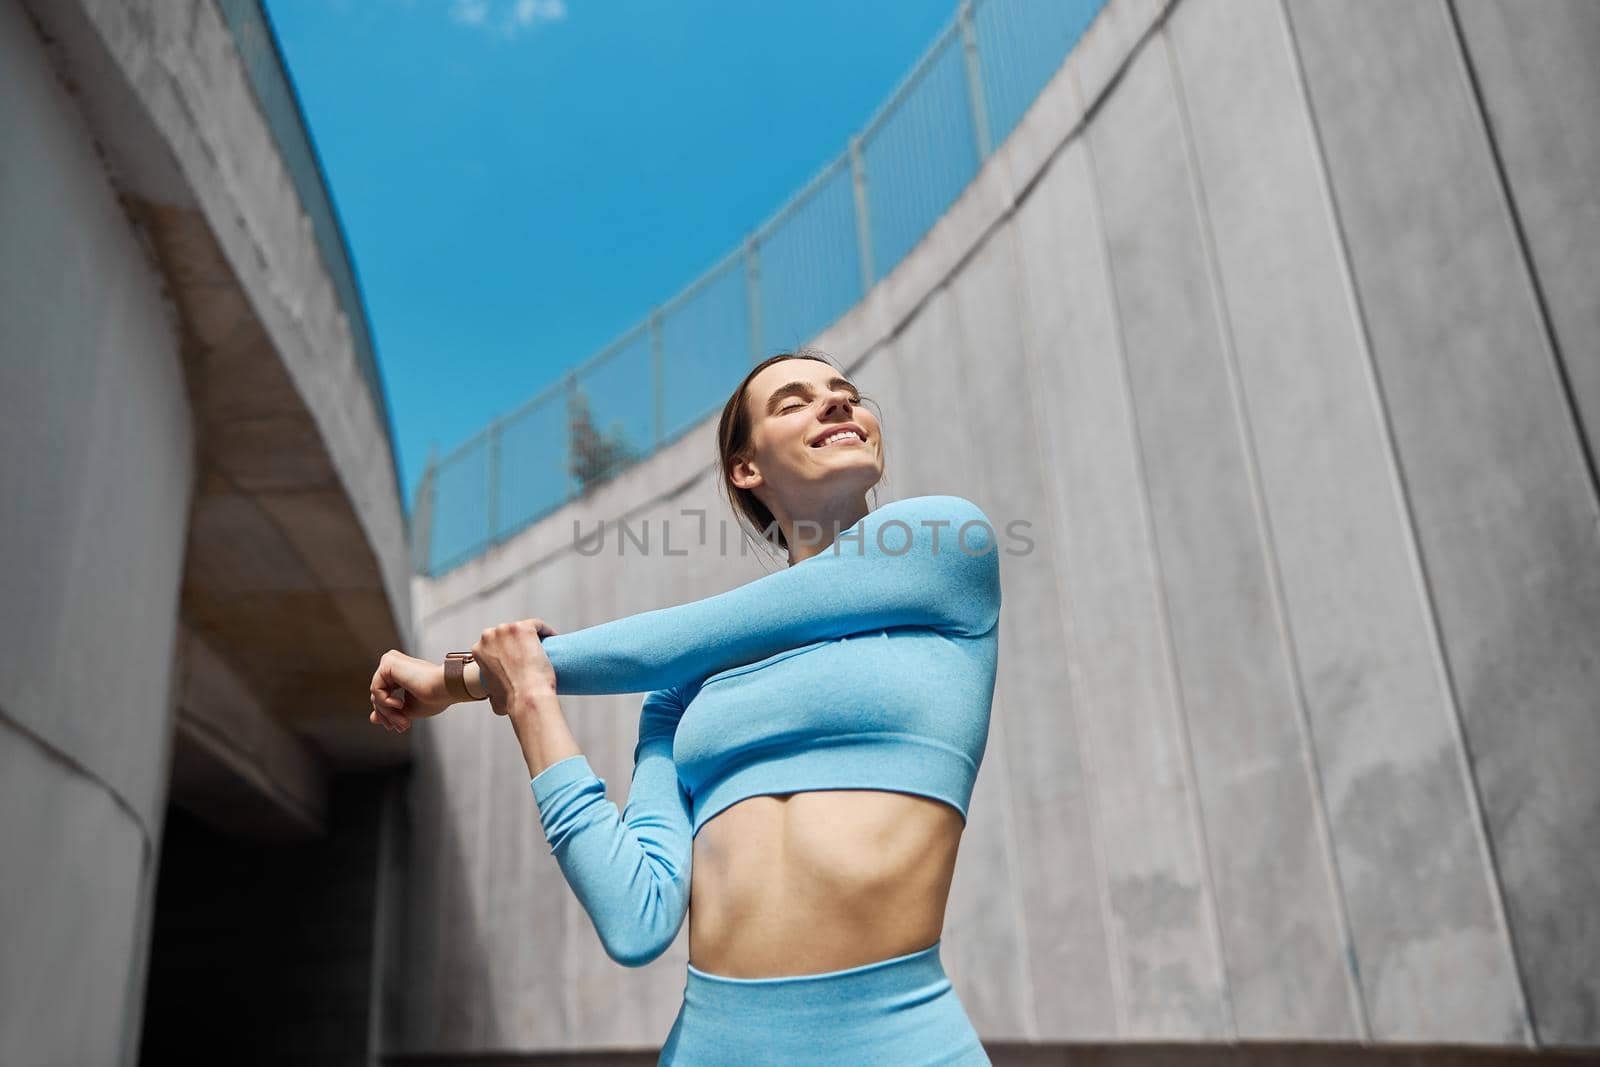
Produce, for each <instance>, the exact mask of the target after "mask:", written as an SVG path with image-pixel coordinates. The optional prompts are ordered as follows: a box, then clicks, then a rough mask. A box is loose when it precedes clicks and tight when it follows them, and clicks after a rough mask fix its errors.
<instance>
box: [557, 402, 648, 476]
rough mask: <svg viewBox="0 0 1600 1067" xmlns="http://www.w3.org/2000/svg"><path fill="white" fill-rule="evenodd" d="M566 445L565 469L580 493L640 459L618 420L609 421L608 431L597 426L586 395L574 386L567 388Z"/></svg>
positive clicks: (615, 474)
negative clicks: (566, 459) (602, 430)
mask: <svg viewBox="0 0 1600 1067" xmlns="http://www.w3.org/2000/svg"><path fill="white" fill-rule="evenodd" d="M567 444H568V447H567V453H568V457H569V461H568V462H569V468H568V469H569V471H570V473H571V474H572V477H574V478H576V479H577V481H578V494H579V495H580V496H583V495H587V494H588V492H589V490H590V489H592V488H594V487H595V486H597V485H600V484H602V483H604V482H607V481H610V480H611V479H612V478H614V477H616V476H617V474H618V473H620V472H621V471H622V470H623V469H624V468H626V467H628V466H629V465H630V464H632V463H633V462H635V461H636V460H637V459H638V458H639V455H638V453H637V452H636V451H635V450H634V449H633V448H632V447H631V446H630V445H629V444H628V442H627V438H626V435H625V434H624V432H623V429H622V426H621V424H620V423H619V422H616V421H613V422H612V424H611V431H610V433H603V432H601V431H600V430H599V429H598V428H596V426H595V424H594V417H593V415H592V414H591V413H590V411H589V398H588V397H587V396H586V395H584V392H583V390H582V389H579V388H577V387H576V386H574V387H573V388H571V389H569V390H567Z"/></svg>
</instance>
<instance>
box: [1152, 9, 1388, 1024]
mask: <svg viewBox="0 0 1600 1067" xmlns="http://www.w3.org/2000/svg"><path fill="white" fill-rule="evenodd" d="M1163 36H1164V37H1165V38H1166V43H1167V58H1168V60H1169V66H1170V70H1171V72H1172V94H1173V97H1174V99H1175V100H1176V101H1177V108H1178V124H1179V128H1180V129H1181V130H1182V136H1183V141H1184V148H1185V155H1186V157H1187V159H1188V162H1189V173H1190V190H1191V192H1192V193H1193V196H1194V205H1195V217H1196V222H1197V224H1198V228H1199V232H1200V245H1201V248H1202V249H1203V250H1204V253H1205V259H1206V272H1207V279H1208V280H1209V282H1210V283H1211V284H1210V289H1211V301H1212V311H1213V312H1214V313H1215V315H1216V317H1217V333H1218V335H1219V339H1220V341H1221V345H1222V366H1223V372H1224V373H1225V374H1226V375H1227V379H1228V392H1229V396H1230V399H1231V400H1232V402H1233V411H1234V419H1235V420H1236V422H1237V425H1238V430H1239V439H1240V445H1241V448H1242V450H1243V452H1244V468H1245V477H1246V480H1247V481H1248V484H1249V487H1250V504H1251V510H1252V512H1253V513H1254V518H1255V525H1256V532H1257V535H1258V536H1259V537H1260V538H1261V547H1262V557H1263V559H1262V563H1263V568H1262V569H1263V570H1264V571H1265V573H1266V578H1267V587H1268V591H1269V593H1270V595H1271V597H1272V610H1273V616H1274V618H1275V620H1276V622H1277V624H1278V635H1279V639H1280V642H1281V645H1280V652H1281V654H1282V657H1283V661H1284V667H1285V669H1286V670H1287V673H1288V677H1289V684H1290V686H1291V687H1292V690H1293V693H1292V700H1291V703H1292V704H1293V708H1292V711H1293V714H1294V722H1295V728H1296V732H1297V733H1298V735H1299V738H1300V757H1301V760H1302V762H1303V764H1304V767H1305V773H1306V777H1307V779H1308V781H1307V784H1308V785H1309V787H1310V793H1311V812H1312V819H1313V820H1314V822H1315V824H1316V832H1317V844H1318V846H1319V850H1320V851H1321V852H1322V859H1323V863H1324V865H1325V866H1324V873H1325V874H1326V875H1327V876H1328V877H1329V879H1330V885H1329V889H1330V890H1331V895H1332V897H1333V918H1334V924H1335V928H1336V930H1337V932H1338V936H1339V940H1340V948H1341V949H1342V950H1343V951H1344V952H1346V953H1348V952H1349V949H1350V924H1349V916H1348V915H1347V914H1346V913H1345V902H1344V892H1343V885H1342V883H1341V882H1340V879H1339V869H1338V865H1337V863H1336V862H1335V860H1334V856H1333V841H1332V832H1331V830H1330V828H1329V825H1328V812H1327V800H1326V798H1325V796H1324V795H1323V787H1322V776H1321V774H1320V770H1319V767H1318V765H1317V757H1316V742H1315V739H1314V737H1313V736H1312V733H1311V723H1310V714H1309V711H1308V709H1307V699H1306V691H1305V679H1304V677H1303V676H1302V674H1301V671H1300V657H1299V652H1298V648H1297V645H1296V642H1295V636H1294V626H1293V623H1292V622H1291V620H1290V617H1289V605H1288V600H1287V597H1286V595H1285V593H1284V589H1283V576H1282V569H1281V566H1280V562H1279V558H1278V547H1277V538H1276V537H1275V536H1274V533H1273V526H1272V515H1271V512H1270V510H1269V508H1268V505H1267V501H1266V492H1265V490H1264V489H1263V488H1262V484H1261V461H1260V450H1259V449H1258V448H1257V447H1256V440H1255V431H1254V428H1253V426H1252V425H1251V422H1250V414H1249V406H1248V402H1247V398H1246V396H1245V388H1244V381H1243V376H1242V373H1241V371H1240V370H1239V365H1238V358H1239V357H1238V350H1237V345H1236V343H1235V341H1234V336H1233V328H1232V322H1231V319H1230V317H1229V311H1228V308H1229V304H1228V298H1227V289H1228V287H1227V282H1226V280H1225V279H1224V278H1223V276H1222V263H1221V259H1220V257H1219V255H1218V253H1217V248H1216V237H1215V235H1214V233H1213V232H1212V221H1211V211H1210V206H1211V201H1210V198H1209V197H1208V196H1207V194H1206V186H1205V177H1204V175H1203V174H1202V172H1201V169H1200V153H1199V149H1198V147H1197V146H1196V144H1195V139H1194V127H1193V123H1192V122H1191V120H1190V116H1189V102H1188V97H1187V96H1186V95H1185V93H1184V90H1183V68H1182V64H1181V62H1180V61H1179V59H1178V50H1177V45H1176V44H1174V43H1173V41H1172V35H1171V33H1170V32H1169V33H1167V34H1164V35H1163ZM1340 970H1341V971H1342V972H1343V976H1344V979H1345V983H1344V984H1345V992H1346V995H1347V996H1349V997H1350V999H1351V1006H1352V1007H1354V1008H1355V1009H1356V1022H1357V1026H1358V1027H1359V1029H1360V1032H1361V1036H1362V1039H1363V1040H1367V1039H1369V1031H1368V1028H1367V1021H1366V1017H1365V1013H1364V1012H1362V1011H1361V998H1360V996H1359V994H1358V993H1357V991H1356V990H1355V987H1354V985H1353V983H1352V981H1351V975H1350V969H1349V967H1348V966H1345V967H1341V968H1340Z"/></svg>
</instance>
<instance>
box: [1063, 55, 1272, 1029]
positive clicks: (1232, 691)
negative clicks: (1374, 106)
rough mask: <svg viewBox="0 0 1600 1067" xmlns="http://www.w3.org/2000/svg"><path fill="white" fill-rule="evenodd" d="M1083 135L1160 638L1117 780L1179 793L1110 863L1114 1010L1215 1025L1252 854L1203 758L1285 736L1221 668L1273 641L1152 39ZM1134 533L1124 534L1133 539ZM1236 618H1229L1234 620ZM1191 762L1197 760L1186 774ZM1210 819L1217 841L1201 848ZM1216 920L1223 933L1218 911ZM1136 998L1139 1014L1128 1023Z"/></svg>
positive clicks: (1166, 90)
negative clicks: (1150, 830)
mask: <svg viewBox="0 0 1600 1067" xmlns="http://www.w3.org/2000/svg"><path fill="white" fill-rule="evenodd" d="M1088 140H1089V144H1090V147H1091V153H1092V156H1091V158H1092V161H1093V166H1094V171H1095V181H1096V186H1097V194H1098V196H1099V198H1100V203H1101V205H1102V212H1103V225H1104V226H1105V235H1106V245H1107V248H1108V249H1109V270H1110V274H1111V280H1112V289H1113V292H1114V299H1115V301H1116V305H1117V312H1118V326H1119V328H1120V331H1121V337H1122V349H1123V352H1124V353H1125V357H1126V367H1127V371H1126V373H1127V379H1128V389H1129V391H1130V394H1131V396H1130V398H1129V400H1128V402H1127V403H1128V410H1129V412H1130V415H1131V425H1132V428H1133V430H1134V433H1135V435H1136V438H1137V441H1138V447H1137V449H1136V453H1137V456H1138V459H1137V464H1138V465H1137V471H1138V475H1137V477H1136V478H1135V479H1134V481H1133V483H1132V484H1133V485H1135V486H1138V487H1140V488H1141V489H1142V490H1143V493H1144V496H1145V497H1146V500H1145V501H1144V503H1145V504H1146V506H1147V507H1148V509H1149V510H1148V513H1147V514H1142V515H1140V516H1139V517H1138V519H1137V520H1136V521H1138V522H1139V523H1141V524H1143V523H1147V524H1148V535H1147V536H1148V537H1149V538H1150V543H1149V545H1148V551H1149V552H1150V553H1151V558H1150V559H1149V561H1148V563H1146V564H1145V565H1146V566H1150V567H1153V568H1154V570H1155V573H1156V574H1157V575H1158V576H1159V577H1158V578H1157V579H1156V583H1157V584H1156V587H1155V588H1153V589H1147V588H1138V587H1135V588H1136V589H1137V592H1138V595H1140V596H1141V597H1143V596H1152V597H1153V600H1152V601H1151V602H1150V604H1149V608H1150V612H1151V616H1150V618H1149V619H1148V620H1147V623H1148V624H1151V633H1150V634H1149V635H1148V636H1149V637H1151V638H1158V640H1157V641H1155V642H1154V643H1152V644H1151V645H1150V646H1147V653H1148V655H1147V656H1146V657H1144V658H1143V659H1142V663H1141V665H1140V667H1139V669H1141V670H1144V671H1148V672H1151V673H1152V674H1153V675H1154V680H1155V681H1156V684H1158V685H1159V686H1160V687H1161V689H1162V692H1161V693H1160V696H1159V697H1157V699H1155V700H1154V701H1152V704H1153V705H1154V707H1153V708H1152V709H1151V710H1152V711H1153V712H1154V714H1153V715H1152V718H1151V720H1150V722H1149V724H1148V725H1149V728H1151V730H1152V734H1154V733H1155V732H1157V731H1159V732H1161V733H1162V734H1164V735H1165V736H1162V737H1159V738H1158V737H1156V736H1149V737H1145V738H1142V740H1143V742H1144V746H1143V750H1142V751H1139V752H1137V753H1130V754H1129V755H1131V756H1133V757H1134V759H1133V763H1134V768H1131V769H1132V770H1134V773H1133V774H1132V775H1131V776H1130V777H1132V778H1133V780H1134V781H1138V780H1139V779H1140V778H1143V779H1144V780H1145V781H1146V782H1147V783H1148V782H1150V781H1151V780H1154V781H1155V782H1159V783H1161V784H1162V785H1163V786H1165V785H1168V784H1169V783H1170V785H1171V787H1172V788H1173V789H1174V791H1175V793H1176V795H1177V797H1179V798H1181V800H1182V801H1183V803H1182V806H1181V807H1178V806H1177V804H1176V803H1175V804H1174V807H1175V808H1176V810H1175V811H1174V812H1173V816H1174V817H1173V818H1171V820H1170V822H1169V824H1168V825H1167V826H1166V827H1164V829H1163V834H1162V836H1161V837H1158V838H1156V839H1155V841H1156V842H1159V844H1158V846H1157V847H1158V851H1157V852H1156V855H1157V856H1160V857H1162V858H1163V859H1164V860H1165V862H1158V863H1157V865H1156V869H1155V870H1146V871H1138V870H1133V871H1126V872H1124V871H1117V872H1115V873H1113V875H1112V880H1111V889H1112V901H1113V905H1114V907H1115V908H1116V910H1117V913H1118V916H1119V920H1120V922H1121V923H1122V925H1123V927H1124V930H1123V935H1124V937H1123V940H1124V943H1125V944H1127V946H1128V948H1129V949H1130V950H1131V951H1132V952H1135V953H1140V954H1144V953H1148V958H1149V961H1150V962H1149V963H1146V964H1145V965H1143V966H1139V960H1138V957H1137V956H1135V957H1134V963H1135V966H1134V967H1133V968H1132V971H1133V973H1132V974H1131V975H1130V979H1131V980H1130V988H1129V994H1130V996H1129V1014H1130V1023H1131V1024H1133V1026H1134V1027H1135V1029H1134V1032H1135V1033H1140V1034H1143V1033H1151V1032H1153V1033H1152V1036H1153V1034H1154V1033H1165V1034H1183V1035H1185V1036H1201V1035H1205V1036H1214V1037H1222V1036H1225V1035H1230V1034H1231V1031H1232V1030H1233V1026H1234V1022H1233V1012H1232V1005H1231V1003H1230V997H1229V992H1228V990H1227V988H1226V986H1225V979H1224V976H1223V973H1222V971H1223V966H1224V963H1225V960H1224V959H1223V958H1221V953H1222V951H1223V946H1221V945H1219V944H1218V940H1219V934H1218V930H1217V922H1218V918H1217V907H1218V904H1217V901H1216V899H1215V896H1214V892H1215V891H1214V888H1213V879H1214V878H1215V877H1216V876H1217V875H1216V873H1215V872H1213V870H1212V865H1213V864H1215V865H1216V867H1217V868H1218V870H1219V871H1220V877H1221V878H1222V879H1223V887H1224V890H1225V891H1228V892H1229V893H1230V900H1232V899H1234V897H1233V896H1232V894H1236V893H1237V892H1240V891H1242V888H1241V887H1239V886H1237V884H1236V882H1235V879H1236V878H1244V877H1247V876H1248V871H1249V868H1250V866H1251V865H1250V863H1249V862H1248V861H1243V862H1242V865H1241V861H1240V860H1238V859H1236V858H1235V857H1234V856H1232V855H1230V854H1229V850H1228V848H1227V845H1228V840H1227V836H1226V835H1227V833H1228V831H1229V830H1232V829H1235V827H1230V826H1223V825H1216V826H1210V827H1208V826H1207V825H1206V824H1205V823H1203V822H1202V811H1203V810H1206V809H1209V808H1210V807H1211V805H1214V804H1216V803H1219V802H1222V801H1223V800H1224V798H1223V797H1221V796H1219V795H1218V794H1217V792H1216V789H1214V788H1213V787H1214V786H1216V785H1217V783H1218V782H1219V781H1225V780H1228V778H1229V777H1231V776H1230V775H1229V773H1228V771H1227V770H1226V768H1225V766H1217V765H1216V763H1218V762H1220V761H1222V760H1224V759H1225V758H1226V757H1225V756H1224V753H1225V752H1226V747H1225V746H1226V741H1225V740H1224V739H1225V738H1227V737H1232V738H1234V743H1235V744H1236V745H1240V744H1246V743H1249V744H1251V749H1252V753H1251V754H1253V755H1255V756H1257V757H1258V758H1261V759H1264V760H1269V761H1271V762H1268V763H1265V764H1264V767H1265V769H1266V770H1268V771H1269V773H1270V772H1273V771H1276V770H1278V769H1280V767H1281V763H1280V762H1279V761H1280V760H1281V758H1282V755H1283V751H1284V750H1285V748H1289V751H1290V752H1291V753H1292V752H1293V749H1292V747H1289V741H1286V740H1285V739H1284V731H1282V730H1281V728H1279V727H1277V725H1276V724H1275V723H1274V721H1273V719H1272V717H1271V716H1272V710H1273V702H1274V701H1275V700H1277V699H1279V698H1280V697H1281V689H1269V690H1267V691H1265V692H1263V691H1262V690H1260V689H1258V688H1253V686H1261V685H1271V684H1273V683H1274V682H1276V681H1277V679H1278V677H1281V675H1279V676H1274V675H1273V674H1271V673H1269V672H1268V671H1265V670H1264V671H1261V672H1259V673H1254V674H1251V675H1250V676H1249V677H1244V676H1241V675H1234V676H1233V677H1230V669H1231V668H1232V667H1233V665H1235V664H1238V663H1241V662H1247V661H1248V660H1245V659H1242V658H1241V657H1244V656H1246V655H1247V654H1248V655H1251V656H1254V657H1255V658H1257V659H1259V658H1261V656H1262V649H1263V648H1265V649H1271V648H1272V647H1273V646H1272V644H1271V643H1270V640H1271V639H1270V637H1269V638H1268V643H1267V644H1265V645H1264V646H1263V645H1261V644H1257V643H1255V641H1256V640H1259V637H1260V635H1263V634H1267V633H1269V632H1270V620H1269V619H1265V618H1263V613H1264V612H1266V611H1267V610H1269V609H1268V608H1267V605H1266V603H1265V596H1264V591H1263V588H1262V583H1263V575H1262V574H1261V561H1260V550H1259V544H1258V543H1257V542H1256V541H1255V540H1254V537H1253V530H1249V529H1248V528H1246V529H1245V530H1243V531H1241V529H1240V527H1241V525H1243V523H1244V522H1246V521H1247V520H1248V515H1249V512H1248V503H1247V502H1245V501H1242V500H1241V494H1242V493H1244V491H1245V489H1246V487H1245V486H1244V485H1242V484H1241V483H1242V481H1243V479H1242V477H1241V472H1240V470H1239V466H1238V465H1239V462H1240V461H1239V456H1238V444H1237V440H1236V439H1235V438H1233V437H1232V436H1231V435H1232V434H1234V433H1235V430H1234V423H1233V415H1232V412H1231V400H1230V398H1229V396H1228V394H1227V386H1226V381H1225V378H1224V375H1223V372H1222V367H1221V362H1220V353H1219V352H1218V351H1217V340H1216V332H1215V330H1216V327H1215V319H1214V314H1213V311H1212V308H1211V306H1210V293H1209V291H1208V288H1207V283H1206V277H1205V266H1204V261H1203V259H1202V258H1201V255H1200V248H1199V245H1198V241H1197V238H1196V235H1195V224H1194V208H1193V202H1192V199H1191V194H1190V190H1189V188H1188V180H1187V176H1186V173H1185V170H1184V158H1183V141H1182V133H1181V131H1180V129H1179V127H1178V121H1177V113H1176V110H1175V108H1174V106H1173V97H1172V90H1171V85H1170V81H1169V77H1168V67H1167V58H1166V55H1165V53H1164V50H1163V48H1162V46H1161V41H1160V39H1159V38H1157V39H1156V40H1155V42H1154V44H1153V45H1151V46H1148V47H1146V48H1144V49H1143V50H1141V52H1140V53H1139V54H1138V55H1137V56H1136V57H1135V59H1134V61H1133V64H1132V65H1131V66H1130V67H1129V69H1128V70H1127V72H1126V73H1125V75H1124V76H1123V79H1122V81H1121V82H1120V83H1119V84H1118V85H1117V87H1116V89H1115V91H1114V92H1113V93H1112V94H1111V96H1110V97H1109V98H1108V99H1107V100H1106V102H1105V104H1104V105H1103V110H1102V114H1101V117H1100V118H1099V119H1098V120H1097V121H1096V123H1095V124H1094V125H1093V126H1091V127H1090V130H1089V138H1088ZM1100 399H1101V402H1102V403H1104V402H1105V398H1100ZM1219 427H1220V428H1219ZM1197 479H1198V481H1197ZM1241 507H1242V508H1243V509H1244V510H1243V515H1244V519H1241V516H1240V509H1241ZM1130 532H1131V531H1125V532H1124V536H1128V534H1129V533H1130ZM1140 534H1141V535H1143V534H1144V531H1140ZM1142 541H1143V536H1140V537H1139V538H1138V539H1135V540H1133V541H1132V544H1133V545H1135V546H1140V548H1143V547H1144V546H1143V545H1142V543H1141V542H1142ZM1140 554H1141V555H1142V554H1143V553H1142V552H1141V553H1140ZM1213 613H1215V614H1213ZM1238 626H1242V627H1245V629H1244V630H1243V631H1242V632H1235V631H1234V630H1233V629H1232V628H1233V627H1238ZM1240 638H1243V639H1244V640H1242V641H1241V642H1240V644H1238V645H1233V646H1232V647H1229V643H1230V642H1232V641H1234V640H1239V639H1240ZM1269 662H1270V661H1269ZM1279 669H1280V670H1281V667H1280V668H1279ZM1158 724H1159V725H1158ZM1213 738H1214V739H1216V740H1215V741H1214V742H1213V740H1212V739H1213ZM1290 740H1292V738H1291V739H1290ZM1096 749H1097V751H1100V750H1101V749H1100V746H1098V745H1097V746H1096ZM1157 759H1159V762H1155V761H1156V760H1157ZM1197 759H1198V761H1199V762H1200V763H1201V768H1200V769H1201V770H1203V771H1204V772H1205V777H1204V778H1202V779H1200V780H1199V781H1198V782H1197V781H1196V776H1197V769H1196V767H1195V763H1196V762H1197ZM1290 766H1291V767H1292V766H1293V764H1292V763H1291V764H1290ZM1107 770H1108V772H1109V771H1110V768H1109V767H1108V768H1107ZM1218 776H1221V777H1220V779H1219V777H1218ZM1243 781H1244V782H1245V783H1248V782H1249V778H1244V779H1243ZM1268 781H1269V782H1270V778H1269V779H1268ZM1271 784H1272V785H1274V786H1276V785H1278V783H1275V782H1274V783H1271ZM1125 788H1126V787H1125ZM1197 789H1201V790H1203V792H1196V790H1197ZM1270 795H1271V796H1272V797H1274V798H1275V799H1276V800H1278V801H1282V800H1284V799H1286V798H1287V797H1288V796H1291V795H1292V792H1291V790H1290V789H1282V788H1277V789H1273V790H1271V791H1270ZM1227 799H1229V800H1231V799H1232V798H1227ZM1257 799H1258V801H1259V800H1263V799H1265V795H1262V796H1258V798H1257ZM1243 803H1248V799H1246V800H1245V801H1243ZM1229 814H1233V812H1229ZM1246 825H1248V824H1246ZM1208 828H1209V829H1210V830H1211V834H1212V839H1211V840H1210V842H1209V844H1210V845H1212V846H1214V847H1216V848H1217V849H1218V852H1217V853H1216V855H1215V856H1210V855H1208V853H1207V848H1208V838H1207V832H1206V831H1207V829H1208ZM1219 835H1220V836H1219ZM1300 862H1302V863H1303V862H1304V858H1303V857H1302V859H1301V860H1300ZM1294 866H1295V863H1294V862H1291V864H1290V869H1291V870H1292V869H1294ZM1227 932H1228V933H1233V932H1234V929H1233V927H1232V924H1231V923H1230V927H1229V930H1228V931H1227ZM1141 1012H1142V1013H1143V1014H1144V1016H1145V1019H1146V1020H1147V1021H1145V1022H1144V1023H1143V1025H1142V1026H1140V1025H1138V1024H1135V1023H1133V1020H1135V1019H1137V1018H1139V1016H1140V1014H1141ZM1147 1027H1148V1028H1149V1029H1148V1030H1147V1029H1146V1028H1147Z"/></svg>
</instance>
